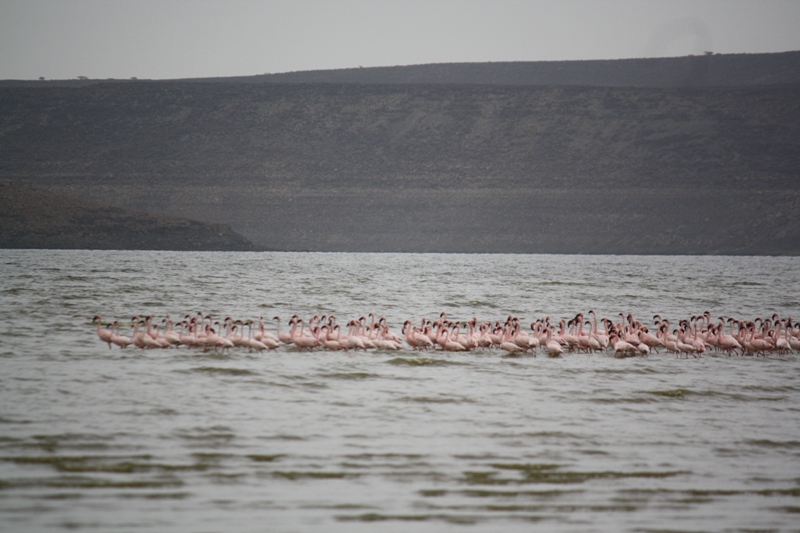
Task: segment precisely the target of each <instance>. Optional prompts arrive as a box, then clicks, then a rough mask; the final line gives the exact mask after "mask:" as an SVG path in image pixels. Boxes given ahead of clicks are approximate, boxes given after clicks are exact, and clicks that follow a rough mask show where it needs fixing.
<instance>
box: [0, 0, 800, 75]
mask: <svg viewBox="0 0 800 533" xmlns="http://www.w3.org/2000/svg"><path fill="white" fill-rule="evenodd" d="M707 50H710V51H714V52H720V53H740V52H746V53H754V52H783V51H789V50H800V0H327V1H326V0H224V1H220V0H0V79H35V78H38V77H40V76H44V77H45V78H48V79H68V78H75V77H77V76H88V77H90V78H130V77H132V76H136V77H138V78H153V79H157V78H187V77H207V76H236V75H251V74H263V73H265V72H288V71H296V70H315V69H330V68H348V67H358V66H364V67H369V66H392V65H412V64H423V63H445V62H448V63H449V62H471V61H539V60H560V59H615V58H626V57H661V56H682V55H688V54H702V53H703V52H705V51H707Z"/></svg>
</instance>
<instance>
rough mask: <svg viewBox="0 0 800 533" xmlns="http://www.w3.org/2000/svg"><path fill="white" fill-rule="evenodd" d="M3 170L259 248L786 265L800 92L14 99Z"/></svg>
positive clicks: (594, 89)
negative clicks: (759, 259)
mask: <svg viewBox="0 0 800 533" xmlns="http://www.w3.org/2000/svg"><path fill="white" fill-rule="evenodd" d="M775 55H776V56H782V54H775ZM708 57H709V58H710V59H713V60H716V58H717V57H718V56H708ZM719 57H726V56H719ZM793 57H795V63H794V65H795V67H796V65H797V63H798V59H797V58H798V56H797V55H795V56H793ZM773 59H774V58H773ZM778 59H780V61H783V60H784V59H785V58H784V57H781V58H778ZM778 59H776V61H777V60H778ZM780 61H779V62H780ZM766 63H767V64H769V61H767V62H766ZM781 64H783V63H781ZM747 65H749V63H747V64H743V65H742V66H741V68H742V69H743V71H744V70H747V68H750V67H752V65H750V67H747ZM784 66H785V65H784ZM745 67H747V68H745ZM731 68H732V69H733V67H731ZM763 68H764V72H765V73H764V79H766V80H773V79H775V78H774V77H771V75H768V74H769V73H770V72H772V74H775V72H773V71H772V70H770V69H769V68H767V67H763ZM364 70H370V69H364ZM734 70H735V69H734ZM750 71H752V68H750ZM0 178H6V179H14V180H22V181H27V182H31V183H35V184H38V185H41V186H45V187H47V188H49V189H51V190H54V191H58V192H61V193H64V194H69V195H71V196H75V197H79V198H85V199H89V200H92V201H95V202H101V203H104V204H109V205H115V206H119V207H127V208H131V209H136V210H140V211H147V212H152V213H158V214H163V215H171V216H179V217H188V218H194V219H199V220H205V221H209V222H229V223H230V224H231V225H232V227H233V229H235V230H236V231H238V232H240V233H241V234H242V235H244V236H245V237H247V238H248V239H250V240H252V241H253V242H255V243H256V245H258V246H263V247H266V248H271V249H284V250H342V251H443V252H457V251H464V252H524V253H533V252H540V253H658V254H684V253H691V254H702V253H711V254H797V253H800V191H798V183H800V84H792V83H789V84H766V85H763V84H762V85H759V84H755V83H754V84H750V85H749V86H728V87H723V86H715V87H694V86H693V87H661V88H654V87H599V86H580V87H577V86H561V87H559V86H540V85H522V84H517V85H515V84H507V85H480V84H468V83H467V84H460V85H452V84H436V83H434V84H422V83H403V84H386V83H376V84H360V83H302V84H291V83H239V82H230V81H227V82H226V81H218V82H217V83H199V82H190V81H165V82H143V81H140V82H136V83H132V82H125V83H102V84H90V85H86V86H83V87H57V86H38V87H5V88H0Z"/></svg>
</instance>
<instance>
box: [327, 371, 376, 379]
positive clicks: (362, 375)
mask: <svg viewBox="0 0 800 533" xmlns="http://www.w3.org/2000/svg"><path fill="white" fill-rule="evenodd" d="M319 376H320V377H322V378H330V379H344V380H355V381H361V380H364V379H372V378H379V377H381V375H380V374H371V373H369V372H334V373H331V374H319Z"/></svg>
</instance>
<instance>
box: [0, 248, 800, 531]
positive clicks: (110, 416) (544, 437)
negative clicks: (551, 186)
mask: <svg viewBox="0 0 800 533" xmlns="http://www.w3.org/2000/svg"><path fill="white" fill-rule="evenodd" d="M0 279H1V280H2V283H1V284H0V313H2V316H3V317H5V320H4V323H5V327H4V329H3V333H2V334H3V341H2V343H0V365H2V372H0V514H2V516H3V523H4V528H3V529H5V528H8V530H9V531H58V530H67V529H69V530H74V529H94V530H97V531H123V530H124V531H127V530H137V531H142V530H147V531H159V532H162V531H222V530H230V531H275V530H277V531H348V532H349V531H374V530H376V529H378V528H380V529H381V530H382V531H408V530H409V529H410V528H414V529H415V530H416V529H420V530H424V531H445V530H447V531H452V530H454V529H456V530H459V529H463V530H475V531H477V530H493V531H521V530H530V528H531V526H532V524H536V525H538V527H540V528H542V529H545V530H548V531H652V530H669V531H696V530H714V531H746V530H754V529H758V530H769V531H796V530H797V525H796V523H797V519H796V518H797V513H798V510H800V474H798V471H797V468H796V466H797V464H798V460H799V459H800V429H798V428H800V402H798V400H800V381H799V380H798V378H800V372H799V371H798V359H797V355H796V354H791V355H786V356H783V357H779V356H770V357H766V358H762V357H727V356H724V355H716V354H704V355H703V356H702V357H700V358H696V359H695V358H690V359H678V358H676V357H675V356H674V355H670V354H666V353H661V354H652V355H651V356H649V357H647V358H629V359H622V360H619V359H614V358H612V357H610V356H609V355H605V354H578V353H572V354H566V355H565V357H564V358H563V359H548V358H547V357H545V356H544V354H543V352H542V351H541V350H540V353H539V355H538V357H535V358H534V357H520V358H505V357H503V356H502V353H501V352H499V351H495V350H486V351H480V350H478V351H475V352H472V353H468V354H449V353H443V352H441V351H428V352H425V353H418V352H414V351H413V350H410V349H404V350H401V351H399V352H389V351H374V352H368V353H342V352H336V353H331V352H321V351H320V352H310V353H309V352H300V351H298V350H297V349H295V348H286V347H282V348H280V349H278V350H277V351H275V352H272V353H260V354H259V353H250V352H248V351H246V350H244V349H236V350H232V351H231V352H230V353H228V354H220V353H214V352H213V351H210V352H205V353H204V352H198V351H190V350H187V349H185V348H180V349H171V350H158V351H141V350H138V349H134V348H132V347H129V348H127V349H125V350H120V349H118V348H116V347H115V348H114V349H111V350H109V349H108V347H107V346H106V345H105V344H104V343H101V342H100V341H99V339H98V338H97V335H96V333H95V328H94V326H93V325H92V324H91V319H92V317H93V316H94V315H95V314H100V315H102V316H103V320H104V321H110V320H119V321H121V322H123V323H125V324H127V323H129V322H130V319H131V317H132V316H134V315H137V314H139V315H147V314H152V315H154V316H155V317H157V318H158V321H159V322H160V319H161V318H163V317H164V316H165V315H166V314H167V313H170V314H171V315H172V316H173V317H174V318H178V319H180V318H182V317H183V316H184V315H185V314H189V313H191V314H194V313H197V312H198V311H202V312H204V313H210V314H212V315H214V316H215V317H219V318H223V317H225V316H228V315H230V316H232V317H234V318H241V319H257V318H258V316H259V315H263V316H264V317H265V319H271V318H272V317H273V316H276V315H279V316H281V317H283V318H284V324H285V321H286V320H287V319H288V318H289V317H290V316H291V315H292V314H294V313H298V314H299V315H301V316H302V317H304V318H306V319H308V318H310V317H311V316H312V315H314V314H332V313H333V314H336V315H337V316H338V317H339V322H340V323H346V321H347V320H348V319H351V318H358V317H359V316H362V315H366V314H368V313H370V312H375V313H377V314H378V315H379V316H385V317H386V318H387V320H388V323H389V325H390V326H391V327H392V330H393V331H395V332H397V333H399V331H400V326H401V325H402V323H403V321H405V320H406V319H411V320H412V321H414V322H415V323H418V322H419V320H420V318H421V317H423V316H425V317H428V318H434V317H438V315H439V313H440V312H442V311H445V312H447V313H448V316H449V317H452V318H453V319H454V320H467V319H470V318H472V317H477V318H478V320H501V321H502V320H505V318H506V317H507V316H508V315H509V314H514V315H517V316H520V317H521V318H522V323H523V324H529V323H530V322H531V321H533V320H536V319H538V318H542V317H544V316H548V315H549V316H550V317H551V319H553V320H555V321H557V320H559V319H561V318H567V319H569V318H572V317H573V316H574V315H575V314H576V313H578V312H584V313H585V312H587V311H588V310H589V309H595V310H596V311H597V313H598V316H599V317H609V318H612V319H616V318H617V317H618V313H620V312H624V313H629V312H630V313H633V314H634V316H635V317H636V318H638V319H639V320H641V321H642V322H644V323H646V324H651V323H652V316H653V315H654V314H655V313H660V314H661V315H662V316H664V317H665V318H669V319H671V320H673V321H676V320H678V319H681V318H689V317H691V316H692V315H694V314H700V313H703V312H705V311H709V312H711V313H712V316H713V317H714V318H716V317H718V316H734V317H737V318H743V319H754V318H756V317H758V316H768V315H771V314H772V313H778V314H779V315H781V317H788V316H793V317H795V318H797V316H798V315H800V312H798V309H800V258H795V257H655V256H635V257H634V256H537V255H462V254H452V255H450V254H317V253H185V252H184V253H175V252H102V251H96V252H95V251H92V252H88V251H43V250H2V251H0ZM267 327H268V328H270V329H271V330H272V331H274V327H272V326H271V325H268V326H267Z"/></svg>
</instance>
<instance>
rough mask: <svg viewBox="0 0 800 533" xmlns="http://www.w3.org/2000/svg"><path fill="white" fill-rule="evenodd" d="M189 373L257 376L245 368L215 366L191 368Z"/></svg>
mask: <svg viewBox="0 0 800 533" xmlns="http://www.w3.org/2000/svg"><path fill="white" fill-rule="evenodd" d="M191 372H199V373H201V374H221V375H225V376H254V375H258V374H257V373H256V372H253V371H252V370H247V369H245V368H221V367H215V366H201V367H199V368H193V369H192V370H191Z"/></svg>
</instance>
